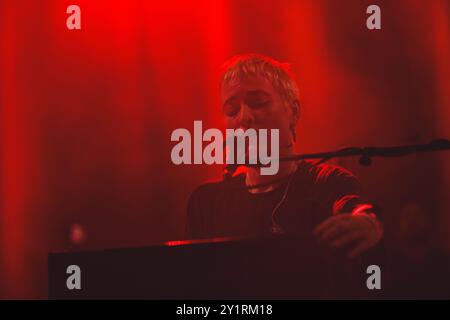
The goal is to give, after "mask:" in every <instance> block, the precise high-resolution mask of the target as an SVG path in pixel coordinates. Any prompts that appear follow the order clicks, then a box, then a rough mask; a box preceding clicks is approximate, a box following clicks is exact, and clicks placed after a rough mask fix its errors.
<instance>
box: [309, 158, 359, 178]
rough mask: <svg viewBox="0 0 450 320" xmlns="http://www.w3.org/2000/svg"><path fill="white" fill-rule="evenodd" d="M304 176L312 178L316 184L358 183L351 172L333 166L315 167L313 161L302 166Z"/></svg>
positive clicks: (322, 165) (321, 165) (320, 165)
mask: <svg viewBox="0 0 450 320" xmlns="http://www.w3.org/2000/svg"><path fill="white" fill-rule="evenodd" d="M300 171H301V172H302V173H303V174H306V175H308V176H310V177H311V178H312V179H313V181H314V183H324V182H330V181H336V180H337V181H339V180H343V181H352V180H354V181H355V182H357V178H356V176H355V175H354V174H353V173H351V172H350V171H349V170H347V169H345V168H343V167H340V166H337V165H331V164H319V165H314V163H313V162H312V161H304V162H303V163H302V164H301V166H300Z"/></svg>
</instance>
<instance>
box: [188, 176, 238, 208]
mask: <svg viewBox="0 0 450 320" xmlns="http://www.w3.org/2000/svg"><path fill="white" fill-rule="evenodd" d="M243 181H244V175H242V174H240V175H237V176H233V177H232V178H230V180H227V181H223V180H214V181H208V182H205V183H203V184H201V185H199V186H198V187H196V188H195V189H194V191H193V192H192V193H191V195H190V197H189V201H195V200H197V199H213V198H215V197H217V196H220V195H223V193H224V192H229V191H230V190H228V189H229V187H232V186H239V185H241V184H242V183H243Z"/></svg>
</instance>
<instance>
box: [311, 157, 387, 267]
mask: <svg viewBox="0 0 450 320" xmlns="http://www.w3.org/2000/svg"><path fill="white" fill-rule="evenodd" d="M319 171H320V172H319V173H318V176H317V184H318V189H319V190H320V193H321V195H322V197H321V198H322V199H323V201H324V202H325V203H327V205H328V207H330V209H331V211H332V213H333V215H332V216H331V217H329V218H327V219H326V220H325V221H323V222H322V223H320V224H319V225H318V226H317V227H316V228H315V229H314V232H313V234H314V236H315V237H316V239H317V240H318V242H319V243H321V244H323V245H326V246H329V247H331V248H345V249H346V250H347V253H348V256H349V257H350V258H353V257H356V256H358V255H359V254H361V253H363V252H364V251H366V250H368V249H369V248H371V247H373V246H375V245H376V244H377V243H378V242H379V241H380V240H381V238H382V237H383V226H382V224H381V222H380V221H379V219H378V217H377V215H376V213H375V210H374V207H373V206H372V205H371V204H369V203H368V201H366V200H365V199H364V198H363V197H362V196H361V191H360V190H361V188H360V184H359V182H358V180H357V179H356V177H355V176H353V175H352V174H351V173H350V172H348V171H346V170H343V169H341V168H338V167H333V166H328V167H326V168H322V169H319Z"/></svg>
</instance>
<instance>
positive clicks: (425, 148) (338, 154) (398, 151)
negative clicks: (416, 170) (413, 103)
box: [224, 139, 450, 179]
mask: <svg viewBox="0 0 450 320" xmlns="http://www.w3.org/2000/svg"><path fill="white" fill-rule="evenodd" d="M441 150H450V140H448V139H436V140H432V141H431V142H429V143H424V144H413V145H401V146H392V147H349V148H344V149H340V150H337V151H331V152H319V153H309V154H297V155H292V156H288V157H282V158H280V159H279V161H280V162H281V161H297V160H306V159H320V161H319V163H322V162H325V161H327V160H330V159H332V158H342V157H353V156H359V157H360V158H359V163H360V165H363V166H369V165H371V164H372V158H373V157H401V156H406V155H410V154H413V153H421V152H433V151H441ZM241 165H242V166H246V167H253V168H258V167H262V166H263V165H261V164H228V165H227V166H226V167H225V170H224V179H228V178H231V177H232V175H233V174H234V172H235V171H236V169H237V168H238V167H239V166H241Z"/></svg>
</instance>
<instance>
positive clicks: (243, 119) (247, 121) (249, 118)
mask: <svg viewBox="0 0 450 320" xmlns="http://www.w3.org/2000/svg"><path fill="white" fill-rule="evenodd" d="M237 122H238V123H237V126H238V127H241V128H243V129H247V128H251V127H252V125H253V123H254V122H255V116H254V114H253V112H252V110H251V109H250V108H249V107H248V106H247V105H246V104H245V103H244V102H243V103H241V108H240V110H239V114H238V117H237Z"/></svg>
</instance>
